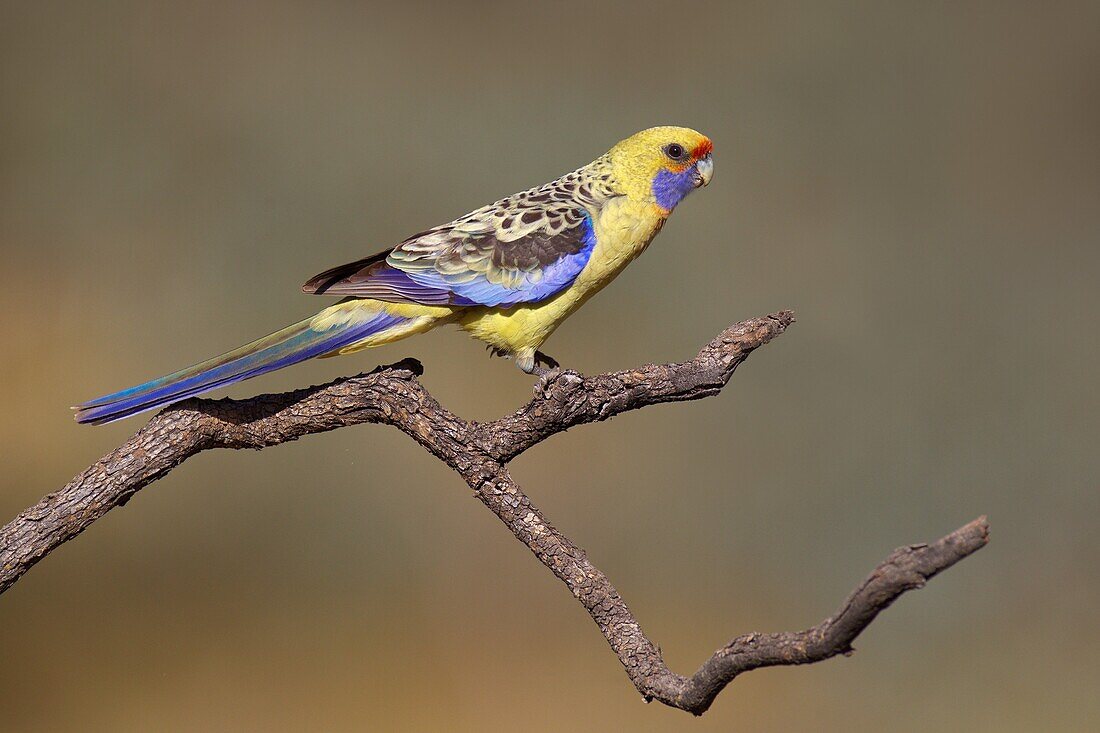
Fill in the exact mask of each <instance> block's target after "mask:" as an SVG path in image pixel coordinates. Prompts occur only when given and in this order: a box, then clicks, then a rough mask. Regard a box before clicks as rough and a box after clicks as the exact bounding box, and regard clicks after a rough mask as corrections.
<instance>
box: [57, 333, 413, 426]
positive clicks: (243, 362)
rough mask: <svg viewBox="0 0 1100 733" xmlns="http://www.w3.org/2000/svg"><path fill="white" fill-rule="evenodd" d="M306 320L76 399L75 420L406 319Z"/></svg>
mask: <svg viewBox="0 0 1100 733" xmlns="http://www.w3.org/2000/svg"><path fill="white" fill-rule="evenodd" d="M311 320H312V319H310V320H305V321H302V322H300V323H296V324H294V325H293V326H288V327H287V328H284V329H282V330H281V331H277V332H275V333H273V334H271V335H270V336H265V337H264V338H262V339H259V340H257V341H253V342H252V343H250V344H247V345H245V346H242V347H240V348H239V349H235V350H233V351H230V352H227V353H225V354H222V355H221V356H218V357H215V358H213V359H210V360H208V361H204V362H202V363H201V364H196V365H195V366H192V367H188V368H187V369H181V370H180V371H178V372H173V373H172V374H169V375H167V376H164V377H160V378H158V379H154V380H152V381H149V382H146V383H145V384H139V385H137V386H136V387H130V388H129V389H124V390H122V391H120V392H115V393H114V394H110V395H107V396H105V397H100V398H98V399H94V400H90V401H88V402H85V403H84V404H82V405H78V406H77V408H76V411H77V412H76V421H77V422H79V423H92V424H95V425H102V424H104V423H109V422H113V421H115V420H121V419H122V418H124V417H129V416H131V415H136V414H138V413H139V412H145V411H147V410H155V409H156V408H158V407H163V406H165V405H170V404H172V403H173V402H179V401H180V400H184V399H187V398H188V397H193V396H195V395H197V394H202V393H203V392H208V391H210V390H212V389H216V388H218V387H224V386H226V385H230V384H233V383H235V382H240V381H242V380H245V379H250V378H252V377H256V376H259V375H261V374H266V373H267V372H272V371H275V370H276V369H282V368H283V367H285V366H290V365H291V364H297V363H298V362H300V361H305V360H307V359H312V358H313V357H316V356H323V355H325V354H328V353H331V352H333V351H336V350H337V349H342V348H344V347H345V346H350V345H351V344H353V343H355V342H356V341H360V340H362V339H364V338H366V337H368V336H371V335H373V334H377V333H379V332H381V331H384V330H386V329H388V328H392V327H393V326H395V325H398V324H400V323H403V322H405V321H406V320H407V319H405V318H402V317H400V316H394V315H390V314H388V313H382V312H379V313H378V314H376V315H375V316H374V317H373V318H371V319H369V320H366V321H364V322H360V323H355V324H352V325H343V326H335V327H333V328H330V329H328V330H325V331H318V330H315V329H313V328H312V327H311V326H310V322H311Z"/></svg>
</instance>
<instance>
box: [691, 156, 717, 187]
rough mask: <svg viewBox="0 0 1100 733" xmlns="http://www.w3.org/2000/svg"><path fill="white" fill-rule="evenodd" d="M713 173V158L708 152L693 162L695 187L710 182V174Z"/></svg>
mask: <svg viewBox="0 0 1100 733" xmlns="http://www.w3.org/2000/svg"><path fill="white" fill-rule="evenodd" d="M713 175H714V158H712V157H710V154H709V153H708V154H707V155H706V156H705V157H702V158H700V159H699V161H698V162H697V163H696V164H695V187H696V188H699V187H700V186H705V185H707V184H708V183H710V179H711V176H713Z"/></svg>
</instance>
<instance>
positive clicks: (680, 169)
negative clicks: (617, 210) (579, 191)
mask: <svg viewBox="0 0 1100 733" xmlns="http://www.w3.org/2000/svg"><path fill="white" fill-rule="evenodd" d="M713 149H714V146H713V145H712V144H711V142H710V138H708V137H707V136H706V135H703V134H702V133H699V132H696V131H695V130H692V129H689V128H687V127H651V128H649V129H648V130H642V131H641V132H639V133H637V134H634V135H631V136H630V137H628V138H627V139H626V140H623V141H622V142H620V143H619V144H617V145H616V146H615V147H613V148H611V150H610V151H609V152H608V158H609V159H610V162H611V169H612V175H613V176H614V180H615V183H616V184H617V187H618V188H619V189H620V190H621V191H622V192H623V193H624V194H626V195H627V196H629V197H631V198H634V199H637V200H642V201H644V200H650V201H652V202H653V203H654V204H655V205H656V206H657V207H658V208H659V209H660V210H661V211H662V212H663V213H664V215H665V216H667V215H668V214H669V213H670V212H671V211H672V210H673V209H674V208H676V204H678V203H680V201H681V200H682V199H683V198H684V197H685V196H687V195H688V194H689V193H691V192H692V191H694V190H695V189H696V188H699V187H700V186H705V185H707V184H708V183H710V179H711V175H712V174H713V173H714V159H713V158H712V156H711V151H712V150H713Z"/></svg>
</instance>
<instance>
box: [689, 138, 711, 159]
mask: <svg viewBox="0 0 1100 733" xmlns="http://www.w3.org/2000/svg"><path fill="white" fill-rule="evenodd" d="M712 150H714V143H712V142H711V141H710V138H706V137H705V138H703V142H701V143H699V144H698V145H696V146H695V149H694V150H692V151H691V154H692V155H693V156H695V157H696V158H702V157H704V156H707V155H710V153H711V151H712Z"/></svg>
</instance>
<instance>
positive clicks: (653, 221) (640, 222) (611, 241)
mask: <svg viewBox="0 0 1100 733" xmlns="http://www.w3.org/2000/svg"><path fill="white" fill-rule="evenodd" d="M592 214H593V224H594V228H595V233H596V246H595V247H594V248H593V250H592V256H591V257H590V258H589V260H588V263H587V264H586V265H585V267H584V269H583V270H581V273H580V274H579V275H578V276H577V279H576V280H574V281H573V283H572V285H570V286H569V287H568V288H566V289H565V290H563V291H562V292H560V293H558V294H557V295H555V296H554V297H552V298H548V299H547V300H544V301H541V302H539V303H532V304H530V305H519V306H516V307H514V308H508V309H503V308H471V309H469V310H468V311H466V313H464V314H463V315H462V316H461V317H460V319H459V324H460V326H461V327H462V328H463V329H464V330H466V331H468V332H469V333H470V334H471V335H472V336H474V337H475V338H478V339H481V340H482V341H485V342H487V343H489V344H491V345H492V346H494V347H496V348H498V349H501V350H502V351H505V352H507V353H510V354H515V355H529V354H533V353H534V351H535V349H538V348H539V347H540V346H542V344H543V342H545V341H546V339H547V338H549V337H550V334H552V333H553V332H554V329H556V328H557V327H558V326H559V325H560V324H561V322H562V321H564V320H565V319H566V318H568V317H569V315H570V314H571V313H572V312H573V311H575V310H576V309H577V308H579V307H580V306H581V305H583V304H584V302H585V301H586V300H588V299H589V298H591V297H592V296H593V295H595V294H596V293H598V292H599V291H600V290H601V289H602V288H603V287H604V286H605V285H607V284H608V283H609V282H611V281H612V280H613V279H615V276H616V275H618V274H619V273H620V272H622V270H623V268H624V267H626V266H627V265H628V264H630V262H631V261H632V260H633V259H634V258H635V257H637V256H638V255H640V254H641V253H642V252H644V251H645V248H646V247H647V246H648V245H649V243H650V242H651V241H652V240H653V237H654V236H656V235H657V232H658V231H660V229H661V226H662V225H663V224H664V221H665V219H664V216H662V215H661V212H660V211H659V210H658V209H657V207H656V206H655V205H653V204H652V203H649V202H637V201H632V200H630V199H628V198H626V197H621V198H616V199H613V200H611V201H609V202H608V203H607V204H605V205H604V206H603V208H602V209H601V210H600V211H599V212H592Z"/></svg>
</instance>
